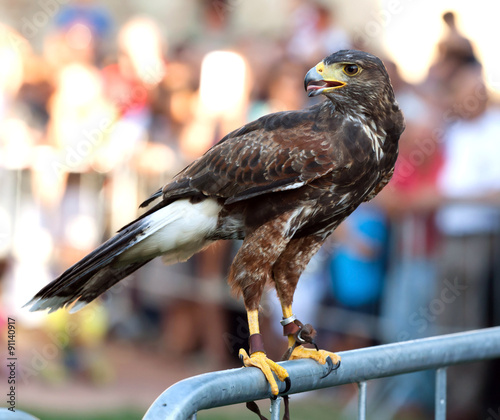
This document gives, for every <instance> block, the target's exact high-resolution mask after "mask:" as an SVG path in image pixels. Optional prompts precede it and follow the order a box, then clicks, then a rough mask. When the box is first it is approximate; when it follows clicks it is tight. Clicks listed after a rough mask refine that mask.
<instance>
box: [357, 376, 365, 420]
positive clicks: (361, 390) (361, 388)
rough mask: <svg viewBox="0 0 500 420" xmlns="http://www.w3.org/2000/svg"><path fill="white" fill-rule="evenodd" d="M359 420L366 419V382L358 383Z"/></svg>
mask: <svg viewBox="0 0 500 420" xmlns="http://www.w3.org/2000/svg"><path fill="white" fill-rule="evenodd" d="M358 420H366V382H359V383H358Z"/></svg>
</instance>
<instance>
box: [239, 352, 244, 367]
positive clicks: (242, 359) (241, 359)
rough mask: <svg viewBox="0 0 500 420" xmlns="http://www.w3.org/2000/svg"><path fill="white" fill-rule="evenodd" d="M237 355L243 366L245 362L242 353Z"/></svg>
mask: <svg viewBox="0 0 500 420" xmlns="http://www.w3.org/2000/svg"><path fill="white" fill-rule="evenodd" d="M239 357H240V361H241V364H242V365H243V366H245V362H244V360H245V358H244V357H243V355H242V354H240V356H239Z"/></svg>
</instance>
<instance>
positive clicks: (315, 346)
mask: <svg viewBox="0 0 500 420" xmlns="http://www.w3.org/2000/svg"><path fill="white" fill-rule="evenodd" d="M311 344H312V345H313V346H314V348H315V349H316V351H319V348H318V345H317V344H316V341H314V340H311Z"/></svg>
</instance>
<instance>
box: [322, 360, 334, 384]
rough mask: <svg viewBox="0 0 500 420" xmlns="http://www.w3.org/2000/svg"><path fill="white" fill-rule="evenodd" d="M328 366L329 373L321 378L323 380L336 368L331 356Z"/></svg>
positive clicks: (327, 362) (327, 361)
mask: <svg viewBox="0 0 500 420" xmlns="http://www.w3.org/2000/svg"><path fill="white" fill-rule="evenodd" d="M326 364H327V367H328V370H327V372H326V373H325V374H324V375H323V376H322V377H321V379H323V378H326V377H327V376H328V375H329V374H330V373H332V371H333V369H334V368H335V366H333V362H332V358H331V357H330V356H328V357H327V358H326Z"/></svg>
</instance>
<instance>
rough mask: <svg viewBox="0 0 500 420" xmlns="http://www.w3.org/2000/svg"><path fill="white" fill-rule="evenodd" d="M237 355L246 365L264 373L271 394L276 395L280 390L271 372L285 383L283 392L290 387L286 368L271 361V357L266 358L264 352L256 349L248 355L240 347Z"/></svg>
mask: <svg viewBox="0 0 500 420" xmlns="http://www.w3.org/2000/svg"><path fill="white" fill-rule="evenodd" d="M239 355H240V359H241V360H242V362H243V364H244V365H245V366H246V367H249V366H254V367H257V368H259V369H260V370H261V371H262V373H264V375H265V376H266V379H267V382H269V385H271V392H272V394H273V395H278V394H279V392H280V391H279V388H278V383H277V382H276V379H275V378H274V375H273V372H274V373H275V374H276V376H277V377H278V379H279V380H280V381H281V382H285V383H286V389H285V392H287V391H288V390H289V389H290V378H289V376H288V372H287V371H286V369H285V368H283V367H281V366H280V365H278V364H277V363H276V362H273V361H272V360H271V359H268V358H267V357H266V354H265V353H263V352H261V351H256V352H255V353H252V354H251V355H250V356H249V355H248V354H247V352H246V351H245V350H243V349H240V353H239Z"/></svg>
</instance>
